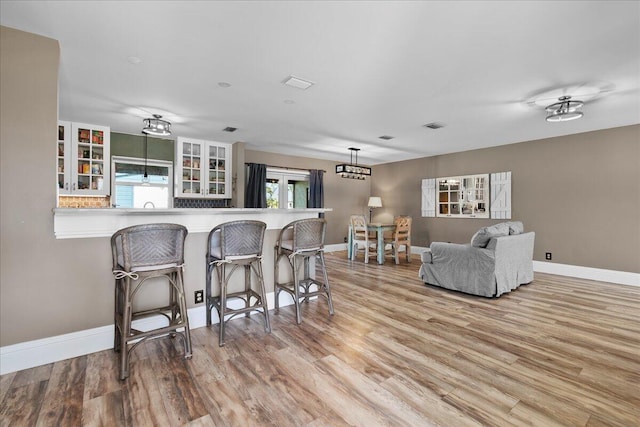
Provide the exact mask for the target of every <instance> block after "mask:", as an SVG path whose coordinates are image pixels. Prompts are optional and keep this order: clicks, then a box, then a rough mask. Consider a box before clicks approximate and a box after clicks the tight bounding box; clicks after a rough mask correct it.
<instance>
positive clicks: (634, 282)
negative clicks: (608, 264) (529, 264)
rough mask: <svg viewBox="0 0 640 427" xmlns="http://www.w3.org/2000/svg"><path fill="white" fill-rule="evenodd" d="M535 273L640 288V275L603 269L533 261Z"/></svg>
mask: <svg viewBox="0 0 640 427" xmlns="http://www.w3.org/2000/svg"><path fill="white" fill-rule="evenodd" d="M533 271H534V272H538V273H549V274H557V275H559V276H570V277H576V278H579V279H587V280H598V281H600V282H609V283H616V284H619V285H629V286H640V274H639V273H631V272H628V271H617V270H605V269H602V268H592V267H582V266H579V265H569V264H556V263H552V262H544V261H533Z"/></svg>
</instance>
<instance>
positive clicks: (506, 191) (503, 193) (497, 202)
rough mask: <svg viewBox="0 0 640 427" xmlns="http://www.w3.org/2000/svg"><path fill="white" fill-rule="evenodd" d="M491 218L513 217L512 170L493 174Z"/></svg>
mask: <svg viewBox="0 0 640 427" xmlns="http://www.w3.org/2000/svg"><path fill="white" fill-rule="evenodd" d="M491 218H493V219H511V172H497V173H492V174H491Z"/></svg>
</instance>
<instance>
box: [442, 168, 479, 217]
mask: <svg viewBox="0 0 640 427" xmlns="http://www.w3.org/2000/svg"><path fill="white" fill-rule="evenodd" d="M437 186H438V187H437V188H438V196H437V197H438V211H437V216H439V217H453V218H489V174H481V175H465V176H454V177H447V178H438V179H437Z"/></svg>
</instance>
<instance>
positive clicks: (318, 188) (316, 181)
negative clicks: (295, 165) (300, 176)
mask: <svg viewBox="0 0 640 427" xmlns="http://www.w3.org/2000/svg"><path fill="white" fill-rule="evenodd" d="M323 175H324V171H323V170H318V169H310V170H309V206H308V207H310V208H324V184H323V183H322V177H323Z"/></svg>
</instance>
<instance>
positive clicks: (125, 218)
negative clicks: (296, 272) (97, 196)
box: [53, 208, 332, 239]
mask: <svg viewBox="0 0 640 427" xmlns="http://www.w3.org/2000/svg"><path fill="white" fill-rule="evenodd" d="M331 210H332V209H331V208H318V209H259V208H217V209H193V208H175V209H119V208H108V209H78V208H56V209H53V224H54V225H53V229H54V233H55V236H56V239H78V238H88V237H111V235H112V234H113V233H114V232H116V231H118V230H120V229H121V228H125V227H129V226H131V225H138V224H149V223H156V222H169V223H174V224H182V225H184V226H185V227H187V229H188V230H189V233H208V232H209V231H210V230H211V229H212V228H213V227H215V226H216V225H218V224H222V223H223V222H227V221H234V220H238V219H253V220H258V221H263V222H265V223H266V224H267V230H279V229H281V228H282V227H284V226H285V225H287V224H288V223H290V222H291V221H296V220H299V219H305V218H317V217H318V214H320V213H323V212H329V211H331Z"/></svg>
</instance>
